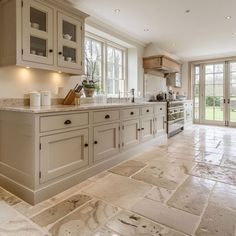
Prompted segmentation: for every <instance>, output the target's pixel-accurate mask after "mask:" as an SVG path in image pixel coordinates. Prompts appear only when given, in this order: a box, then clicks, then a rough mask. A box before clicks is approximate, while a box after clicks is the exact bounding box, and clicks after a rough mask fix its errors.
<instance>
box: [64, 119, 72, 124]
mask: <svg viewBox="0 0 236 236" xmlns="http://www.w3.org/2000/svg"><path fill="white" fill-rule="evenodd" d="M71 123H72V122H71V120H66V121H65V122H64V124H65V125H70V124H71Z"/></svg>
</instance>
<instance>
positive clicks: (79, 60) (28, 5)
mask: <svg viewBox="0 0 236 236" xmlns="http://www.w3.org/2000/svg"><path fill="white" fill-rule="evenodd" d="M87 16H88V15H87V14H85V13H83V12H81V11H79V10H76V9H74V8H71V7H69V6H68V5H67V4H64V3H62V1H59V0H54V1H52V0H47V1H46V0H22V1H20V0H4V1H2V2H1V3H0V26H1V27H0V28H1V34H0V49H1V50H0V66H7V65H19V66H25V67H26V66H30V67H32V68H39V69H46V70H54V71H61V72H65V73H70V74H78V75H79V74H83V73H84V58H83V57H84V20H85V18H86V17H87Z"/></svg>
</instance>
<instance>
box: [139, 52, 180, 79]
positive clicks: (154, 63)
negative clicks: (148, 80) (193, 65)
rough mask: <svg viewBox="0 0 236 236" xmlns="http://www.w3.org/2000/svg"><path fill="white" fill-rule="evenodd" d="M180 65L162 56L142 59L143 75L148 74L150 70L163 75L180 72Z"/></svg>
mask: <svg viewBox="0 0 236 236" xmlns="http://www.w3.org/2000/svg"><path fill="white" fill-rule="evenodd" d="M181 64H182V63H181V62H179V61H176V60H174V59H172V58H170V57H167V56H164V55H158V56H151V57H144V58H143V68H144V71H145V73H148V72H149V71H150V70H152V71H153V70H156V71H159V72H162V73H164V74H166V73H176V72H180V70H181Z"/></svg>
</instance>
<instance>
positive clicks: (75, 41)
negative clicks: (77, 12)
mask: <svg viewBox="0 0 236 236" xmlns="http://www.w3.org/2000/svg"><path fill="white" fill-rule="evenodd" d="M81 33H82V24H81V22H80V21H79V20H77V19H75V18H73V17H70V16H67V15H65V14H62V13H60V12H58V55H59V56H58V65H59V66H62V67H67V68H78V69H79V68H80V69H81V68H82V64H83V63H82V60H83V59H82V50H81V48H82V43H83V42H82V40H81Z"/></svg>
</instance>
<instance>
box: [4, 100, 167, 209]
mask: <svg viewBox="0 0 236 236" xmlns="http://www.w3.org/2000/svg"><path fill="white" fill-rule="evenodd" d="M123 106H125V107H123ZM126 106H128V108H127V107H126ZM165 106H166V104H163V105H162V104H157V105H155V104H152V105H150V104H148V105H147V104H140V105H137V104H136V105H122V104H121V105H120V106H117V105H116V106H114V107H113V106H111V105H108V106H107V107H104V108H100V107H91V106H88V107H87V108H86V107H83V108H80V107H78V108H74V107H72V108H68V107H66V106H65V108H61V109H62V111H59V110H58V109H60V108H58V107H57V108H56V109H55V110H54V111H50V110H49V111H48V110H47V111H45V110H42V111H41V112H40V110H38V109H36V110H33V111H30V109H29V108H28V110H27V109H26V110H24V112H17V111H16V110H13V111H6V110H1V109H0V147H1V148H0V171H1V174H0V184H1V186H3V187H4V188H6V189H8V190H10V191H12V192H13V193H14V194H16V195H18V196H19V197H21V198H23V199H24V200H25V201H27V202H29V203H31V204H35V203H38V202H41V201H43V200H45V199H47V198H49V197H51V196H53V195H55V194H57V193H59V192H62V191H64V190H66V189H68V188H70V187H72V186H74V185H75V184H77V183H79V182H80V181H82V180H85V179H86V178H88V177H90V176H92V175H94V174H96V173H99V172H100V171H103V170H106V169H108V168H111V167H112V166H114V165H116V164H118V163H119V162H121V161H125V160H127V158H128V157H130V156H132V155H134V154H138V152H140V148H141V149H142V150H143V148H145V147H149V146H150V145H153V144H154V143H155V145H157V144H158V143H159V140H160V139H161V140H162V139H166V138H167V134H166V132H164V128H163V127H164V123H163V122H164V120H165V119H166V113H165V111H166V107H165ZM19 109H24V108H19ZM51 109H53V108H51ZM63 109H65V110H63ZM70 109H72V110H71V111H68V110H70ZM76 109H78V110H76ZM20 111H21V110H20ZM155 131H157V132H156V135H154V134H155ZM154 138H156V139H154ZM147 141H150V143H149V142H147ZM152 142H153V143H152ZM135 146H137V148H134V147H135ZM128 149H129V150H128ZM16 157H17V158H16Z"/></svg>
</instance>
